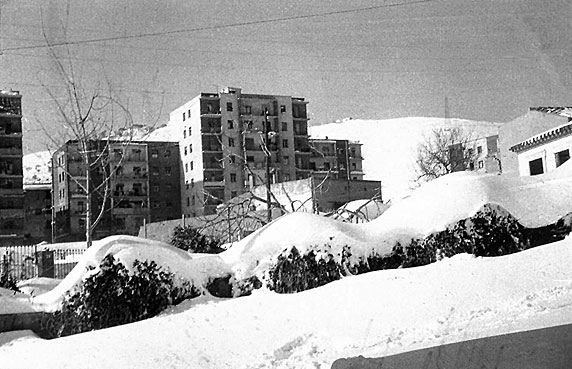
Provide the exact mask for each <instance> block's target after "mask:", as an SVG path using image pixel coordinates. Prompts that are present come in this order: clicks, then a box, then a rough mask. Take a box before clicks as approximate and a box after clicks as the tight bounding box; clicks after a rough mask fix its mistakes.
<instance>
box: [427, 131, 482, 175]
mask: <svg viewBox="0 0 572 369" xmlns="http://www.w3.org/2000/svg"><path fill="white" fill-rule="evenodd" d="M472 141H473V140H472V138H471V135H470V134H468V133H466V132H463V130H462V129H461V128H459V127H452V128H437V129H433V130H432V132H431V134H430V136H428V137H426V138H425V140H424V141H423V142H421V143H420V144H419V146H418V147H417V158H416V170H417V175H418V177H417V180H418V181H423V180H425V181H430V180H432V179H435V178H438V177H441V176H443V175H445V174H448V173H451V172H455V171H459V170H465V169H466V168H468V167H469V165H470V163H471V161H472V160H473V159H474V152H473V149H472V146H471V145H470V143H471V142H472Z"/></svg>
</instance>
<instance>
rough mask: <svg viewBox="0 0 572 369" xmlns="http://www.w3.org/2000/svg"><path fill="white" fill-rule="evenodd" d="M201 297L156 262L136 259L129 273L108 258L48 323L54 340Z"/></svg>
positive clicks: (193, 288)
mask: <svg viewBox="0 0 572 369" xmlns="http://www.w3.org/2000/svg"><path fill="white" fill-rule="evenodd" d="M199 294H200V293H199V290H198V289H197V288H195V287H194V286H193V285H192V284H191V283H189V282H188V281H182V280H179V281H178V280H177V279H176V277H175V276H174V275H173V274H172V273H170V272H168V271H164V270H162V268H161V267H159V266H157V264H155V262H153V261H152V262H146V261H145V262H140V261H138V260H136V261H135V262H134V264H133V272H132V273H130V272H129V271H128V270H127V268H126V267H125V266H124V265H123V264H122V263H120V262H118V261H116V260H115V259H114V257H113V256H112V255H108V256H106V257H105V258H104V259H103V260H102V262H101V264H100V270H99V271H98V272H97V273H95V274H93V275H91V276H89V277H88V278H87V279H85V280H84V281H83V283H82V284H81V285H80V286H79V287H78V289H77V290H75V291H74V292H72V293H68V294H67V295H66V296H65V298H64V301H63V305H62V308H61V310H60V311H58V312H56V313H55V314H53V315H52V316H51V317H50V319H49V321H48V322H47V325H48V330H49V331H50V333H51V334H50V335H51V336H52V337H62V336H68V335H71V334H76V333H82V332H87V331H91V330H95V329H102V328H108V327H113V326H117V325H121V324H127V323H132V322H136V321H139V320H143V319H147V318H151V317H153V316H155V315H157V314H159V313H160V312H161V311H163V310H164V309H165V308H166V307H168V306H170V305H176V304H178V303H180V302H182V301H183V300H185V299H188V298H193V297H196V296H198V295H199Z"/></svg>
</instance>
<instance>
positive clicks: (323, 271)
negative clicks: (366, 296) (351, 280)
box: [269, 247, 341, 293]
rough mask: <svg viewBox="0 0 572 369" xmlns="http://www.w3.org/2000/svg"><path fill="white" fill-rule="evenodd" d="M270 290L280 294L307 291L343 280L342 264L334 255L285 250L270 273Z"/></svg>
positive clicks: (294, 248) (293, 249) (312, 251)
mask: <svg viewBox="0 0 572 369" xmlns="http://www.w3.org/2000/svg"><path fill="white" fill-rule="evenodd" d="M269 277H270V278H269V288H270V289H272V290H274V291H276V292H278V293H292V292H300V291H305V290H308V289H311V288H315V287H319V286H322V285H324V284H326V283H330V282H332V281H335V280H338V279H340V278H341V268H340V264H339V263H337V262H336V261H335V260H334V257H333V255H332V254H330V253H327V252H324V251H314V250H310V251H309V252H308V253H306V254H301V253H300V252H299V251H298V249H297V248H296V247H292V248H291V249H289V250H284V251H283V252H282V253H281V254H280V255H278V258H277V260H276V263H275V264H274V266H273V268H272V270H270V273H269Z"/></svg>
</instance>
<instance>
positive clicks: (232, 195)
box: [230, 191, 238, 197]
mask: <svg viewBox="0 0 572 369" xmlns="http://www.w3.org/2000/svg"><path fill="white" fill-rule="evenodd" d="M236 196H238V192H236V191H230V197H236Z"/></svg>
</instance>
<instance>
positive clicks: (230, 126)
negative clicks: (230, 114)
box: [226, 119, 234, 129]
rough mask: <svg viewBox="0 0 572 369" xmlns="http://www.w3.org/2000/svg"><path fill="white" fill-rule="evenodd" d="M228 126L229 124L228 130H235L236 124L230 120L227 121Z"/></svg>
mask: <svg viewBox="0 0 572 369" xmlns="http://www.w3.org/2000/svg"><path fill="white" fill-rule="evenodd" d="M226 124H227V128H228V129H233V128H234V122H233V121H232V120H230V119H229V120H227V121H226Z"/></svg>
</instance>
